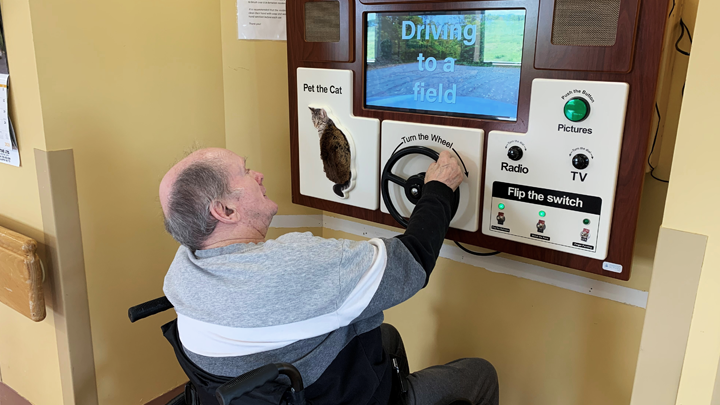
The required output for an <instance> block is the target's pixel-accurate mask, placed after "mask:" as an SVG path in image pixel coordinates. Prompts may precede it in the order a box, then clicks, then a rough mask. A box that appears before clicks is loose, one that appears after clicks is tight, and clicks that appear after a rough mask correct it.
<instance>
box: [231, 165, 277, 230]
mask: <svg viewBox="0 0 720 405" xmlns="http://www.w3.org/2000/svg"><path fill="white" fill-rule="evenodd" d="M228 171H229V174H228V181H229V183H230V190H233V193H232V194H231V198H232V200H233V201H234V202H236V203H237V204H238V207H237V209H238V211H239V212H240V213H241V214H242V216H243V217H244V218H247V220H248V221H255V220H260V221H262V222H263V223H266V225H269V224H270V221H271V220H272V217H273V216H274V215H275V214H277V210H278V206H277V204H275V202H274V201H272V200H271V199H269V198H268V197H267V196H266V195H265V187H264V186H263V185H262V183H263V179H264V176H263V174H262V173H260V172H256V171H254V170H251V169H249V168H248V167H247V164H246V161H245V158H242V157H240V156H237V155H235V154H232V156H231V157H230V158H229V161H228Z"/></svg>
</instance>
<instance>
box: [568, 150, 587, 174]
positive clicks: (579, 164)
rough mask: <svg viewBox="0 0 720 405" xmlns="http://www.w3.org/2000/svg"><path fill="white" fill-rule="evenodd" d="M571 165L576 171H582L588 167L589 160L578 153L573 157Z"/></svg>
mask: <svg viewBox="0 0 720 405" xmlns="http://www.w3.org/2000/svg"><path fill="white" fill-rule="evenodd" d="M572 165H573V166H574V167H575V168H576V169H578V170H583V169H586V168H587V167H588V166H590V159H588V157H587V156H585V155H583V154H582V153H579V154H577V155H575V156H573V158H572Z"/></svg>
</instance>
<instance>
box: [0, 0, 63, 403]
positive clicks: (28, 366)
mask: <svg viewBox="0 0 720 405" xmlns="http://www.w3.org/2000/svg"><path fill="white" fill-rule="evenodd" d="M0 5H1V6H2V13H3V23H4V28H5V38H6V45H7V50H8V53H9V54H10V55H12V57H11V63H10V74H11V81H10V87H11V93H10V108H11V116H12V119H13V123H14V124H15V129H16V130H17V133H18V136H19V142H20V159H21V162H22V166H21V167H20V168H15V167H11V166H8V165H4V164H0V184H2V192H1V194H0V226H3V227H6V228H9V229H12V230H14V231H17V232H20V233H23V234H25V235H28V236H30V237H32V238H34V239H36V240H38V241H39V242H41V243H42V242H43V240H44V236H43V223H42V215H41V212H40V197H39V192H38V182H37V175H36V173H35V158H34V154H33V148H40V149H43V148H44V147H45V138H44V133H43V123H42V117H41V114H42V112H41V109H40V94H39V91H38V81H37V71H36V68H35V66H36V64H35V62H36V60H35V49H34V43H33V33H32V27H31V19H30V9H29V2H28V0H14V1H13V0H4V1H2V2H0ZM45 294H46V296H45V298H46V301H47V303H48V309H47V317H46V318H45V320H44V321H42V322H39V323H35V322H32V321H31V320H29V319H27V318H25V317H24V316H22V315H20V314H18V313H16V312H14V311H13V310H11V309H10V308H9V307H7V306H5V305H0V375H1V376H2V381H3V383H5V384H8V385H10V386H11V387H13V389H15V390H16V391H17V392H19V393H20V394H21V395H23V396H24V397H25V398H27V399H28V400H30V401H31V402H32V403H33V404H37V405H43V404H55V403H57V400H58V399H59V398H61V397H62V391H61V383H60V368H59V364H58V351H57V344H56V340H55V329H54V313H53V311H52V295H51V289H50V288H49V286H48V285H47V284H46V288H45Z"/></svg>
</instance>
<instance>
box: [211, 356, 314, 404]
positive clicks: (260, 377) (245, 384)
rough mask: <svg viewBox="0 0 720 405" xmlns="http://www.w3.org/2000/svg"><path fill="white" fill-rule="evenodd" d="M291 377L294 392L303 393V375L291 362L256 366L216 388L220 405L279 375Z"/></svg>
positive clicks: (228, 402)
mask: <svg viewBox="0 0 720 405" xmlns="http://www.w3.org/2000/svg"><path fill="white" fill-rule="evenodd" d="M280 374H284V375H286V376H288V377H290V383H291V386H292V389H293V393H294V394H301V393H302V391H303V390H304V387H303V381H302V376H300V372H299V371H298V369H297V368H295V366H293V365H292V364H289V363H275V364H268V365H266V366H262V367H260V368H256V369H255V370H252V371H248V372H247V373H245V374H243V375H241V376H238V377H235V378H233V379H232V380H230V381H228V382H226V383H225V384H223V385H221V386H220V387H219V388H218V389H217V390H215V396H216V397H217V399H218V402H219V403H220V405H228V404H230V401H232V400H234V399H236V398H240V397H241V396H243V395H245V394H247V393H248V392H250V391H252V390H254V389H255V388H257V387H260V386H261V385H264V384H266V383H268V382H270V381H273V380H275V379H276V378H277V377H278V375H280Z"/></svg>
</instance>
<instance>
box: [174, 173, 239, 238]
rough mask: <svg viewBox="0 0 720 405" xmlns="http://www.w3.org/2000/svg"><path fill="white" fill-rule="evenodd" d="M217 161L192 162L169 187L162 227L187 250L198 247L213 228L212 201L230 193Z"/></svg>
mask: <svg viewBox="0 0 720 405" xmlns="http://www.w3.org/2000/svg"><path fill="white" fill-rule="evenodd" d="M224 169H225V168H224V166H223V165H222V164H220V163H219V162H209V161H205V162H195V163H193V164H191V165H190V166H188V167H186V168H185V169H184V170H183V171H182V172H181V173H180V175H179V176H178V178H177V179H176V180H175V184H174V185H173V187H172V190H171V191H170V198H169V202H168V208H167V213H166V215H165V229H166V230H167V231H168V232H169V233H170V235H172V237H173V238H175V240H176V241H178V242H180V243H182V244H183V245H185V246H187V247H188V248H189V249H190V250H193V251H195V250H199V249H202V248H203V244H204V243H205V241H206V240H207V239H208V237H210V234H212V233H213V231H215V227H216V226H217V223H218V220H217V219H215V217H213V216H212V214H211V213H210V207H211V205H212V203H213V201H217V200H222V199H224V198H226V197H227V196H228V195H229V194H230V187H229V182H228V177H227V173H226V172H225V170H224Z"/></svg>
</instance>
